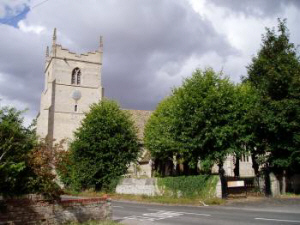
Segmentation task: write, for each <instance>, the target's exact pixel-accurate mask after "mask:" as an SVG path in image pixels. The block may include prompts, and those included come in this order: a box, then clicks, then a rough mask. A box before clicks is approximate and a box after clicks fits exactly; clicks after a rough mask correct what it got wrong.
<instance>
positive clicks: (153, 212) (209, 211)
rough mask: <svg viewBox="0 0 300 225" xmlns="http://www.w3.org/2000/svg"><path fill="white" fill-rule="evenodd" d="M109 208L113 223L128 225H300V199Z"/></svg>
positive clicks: (131, 204) (115, 204)
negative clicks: (220, 204) (227, 203)
mask: <svg viewBox="0 0 300 225" xmlns="http://www.w3.org/2000/svg"><path fill="white" fill-rule="evenodd" d="M268 201H269V202H268ZM274 201H275V202H274ZM112 207H113V220H115V221H118V222H120V223H122V224H128V225H129V224H130V225H139V224H143V225H148V224H152V225H153V224H161V225H164V224H168V225H169V224H172V225H177V224H178V225H179V224H184V225H194V224H197V225H199V224H201V225H206V224H207V225H212V224H214V225H219V224H221V225H235V224H236V225H237V224H252V225H253V224H266V225H267V224H272V225H277V224H278V225H281V224H283V225H290V224H300V199H298V200H295V201H283V200H282V201H279V202H276V200H265V201H262V202H254V203H249V204H247V203H237V204H230V205H226V206H199V207H197V206H169V205H156V204H141V203H134V202H122V201H113V203H112Z"/></svg>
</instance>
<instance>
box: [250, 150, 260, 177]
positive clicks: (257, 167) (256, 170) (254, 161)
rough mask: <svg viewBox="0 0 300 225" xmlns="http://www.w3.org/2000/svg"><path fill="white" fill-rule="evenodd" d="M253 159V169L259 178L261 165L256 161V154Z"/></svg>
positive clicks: (252, 156)
mask: <svg viewBox="0 0 300 225" xmlns="http://www.w3.org/2000/svg"><path fill="white" fill-rule="evenodd" d="M251 158H252V168H253V170H254V173H255V176H256V177H259V165H258V163H257V161H256V155H255V154H251Z"/></svg>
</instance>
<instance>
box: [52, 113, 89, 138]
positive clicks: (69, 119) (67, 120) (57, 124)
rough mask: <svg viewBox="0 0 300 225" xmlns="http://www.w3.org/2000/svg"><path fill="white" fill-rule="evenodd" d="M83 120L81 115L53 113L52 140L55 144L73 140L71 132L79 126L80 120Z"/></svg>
mask: <svg viewBox="0 0 300 225" xmlns="http://www.w3.org/2000/svg"><path fill="white" fill-rule="evenodd" d="M83 118H84V114H82V113H63V112H55V113H54V123H53V128H54V129H53V130H54V132H53V138H54V139H55V140H56V142H58V141H60V140H62V139H66V141H67V142H69V141H70V140H71V139H73V132H74V131H75V130H76V129H77V128H78V127H79V126H80V122H81V120H82V119H83Z"/></svg>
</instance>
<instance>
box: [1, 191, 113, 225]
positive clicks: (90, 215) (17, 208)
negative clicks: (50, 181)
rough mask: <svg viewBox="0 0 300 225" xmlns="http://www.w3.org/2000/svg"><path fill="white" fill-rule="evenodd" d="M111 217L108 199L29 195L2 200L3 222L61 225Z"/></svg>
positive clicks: (16, 224) (19, 224)
mask: <svg viewBox="0 0 300 225" xmlns="http://www.w3.org/2000/svg"><path fill="white" fill-rule="evenodd" d="M111 217H112V209H111V203H110V200H109V199H107V198H89V199H72V200H60V201H51V200H45V199H43V198H36V197H34V198H28V197H27V198H22V199H6V200H1V201H0V225H4V224H11V225H12V224H15V225H23V224H24V225H26V224H42V225H43V224H47V225H58V224H64V223H66V222H70V221H76V222H85V221H88V220H96V221H97V220H106V219H111Z"/></svg>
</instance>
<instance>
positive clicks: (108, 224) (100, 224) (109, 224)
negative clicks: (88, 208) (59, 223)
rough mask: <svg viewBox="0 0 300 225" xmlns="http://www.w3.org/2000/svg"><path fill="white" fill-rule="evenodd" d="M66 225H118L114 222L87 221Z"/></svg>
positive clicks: (118, 224)
mask: <svg viewBox="0 0 300 225" xmlns="http://www.w3.org/2000/svg"><path fill="white" fill-rule="evenodd" d="M66 225H120V223H117V222H114V221H112V220H105V221H89V222H84V223H79V222H71V223H67V224H66Z"/></svg>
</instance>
